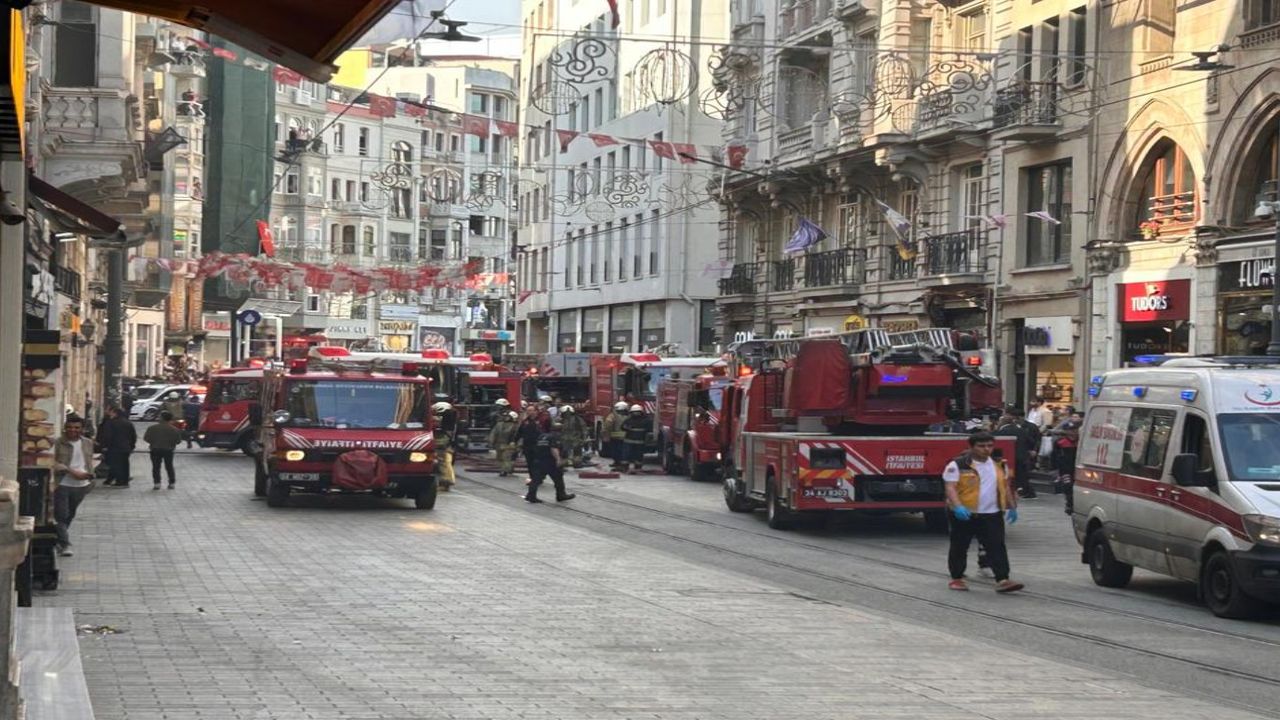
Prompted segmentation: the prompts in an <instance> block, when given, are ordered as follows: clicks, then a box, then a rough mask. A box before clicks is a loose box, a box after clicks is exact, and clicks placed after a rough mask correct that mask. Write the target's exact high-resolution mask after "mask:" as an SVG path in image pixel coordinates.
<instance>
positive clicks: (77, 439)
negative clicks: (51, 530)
mask: <svg viewBox="0 0 1280 720" xmlns="http://www.w3.org/2000/svg"><path fill="white" fill-rule="evenodd" d="M53 475H54V481H55V482H56V483H57V485H56V486H55V487H54V490H53V519H54V522H55V524H56V530H57V533H58V554H59V555H61V556H63V557H70V556H71V554H72V553H71V532H70V531H71V522H72V521H73V520H75V519H76V510H77V509H78V508H79V507H80V503H81V502H83V501H84V498H85V496H86V495H88V494H89V491H90V490H93V441H92V440H90V439H89V438H87V437H85V436H84V420H82V419H80V418H79V417H77V416H75V415H69V416H67V419H66V420H64V421H63V423H62V437H60V438H58V442H57V444H55V445H54V447H53Z"/></svg>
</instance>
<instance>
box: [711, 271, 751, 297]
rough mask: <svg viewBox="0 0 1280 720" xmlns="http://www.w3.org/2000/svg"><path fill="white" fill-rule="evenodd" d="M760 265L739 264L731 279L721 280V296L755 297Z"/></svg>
mask: <svg viewBox="0 0 1280 720" xmlns="http://www.w3.org/2000/svg"><path fill="white" fill-rule="evenodd" d="M760 265H761V264H760V263H737V264H735V265H734V266H733V270H731V271H730V272H729V277H726V278H720V283H719V284H720V295H721V297H723V296H725V295H754V294H755V292H756V275H757V274H758V273H759V271H760Z"/></svg>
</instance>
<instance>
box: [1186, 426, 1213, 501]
mask: <svg viewBox="0 0 1280 720" xmlns="http://www.w3.org/2000/svg"><path fill="white" fill-rule="evenodd" d="M1180 452H1184V453H1195V454H1196V455H1197V456H1198V457H1199V458H1200V463H1199V464H1198V466H1197V467H1196V474H1197V475H1199V476H1200V477H1201V478H1204V479H1205V480H1208V481H1210V487H1212V486H1213V483H1215V482H1216V480H1217V478H1216V476H1215V474H1214V469H1213V435H1212V434H1211V433H1210V432H1209V424H1208V423H1207V422H1205V419H1204V418H1202V417H1200V416H1199V415H1196V414H1194V413H1187V417H1186V419H1185V420H1183V421H1182V449H1181V450H1180Z"/></svg>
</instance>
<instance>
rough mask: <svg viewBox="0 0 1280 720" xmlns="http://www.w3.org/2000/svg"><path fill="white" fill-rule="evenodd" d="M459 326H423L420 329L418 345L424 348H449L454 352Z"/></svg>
mask: <svg viewBox="0 0 1280 720" xmlns="http://www.w3.org/2000/svg"><path fill="white" fill-rule="evenodd" d="M457 331H458V329H457V328H452V327H423V328H419V329H418V347H419V348H421V349H423V350H448V351H449V352H453V338H454V336H455V333H457Z"/></svg>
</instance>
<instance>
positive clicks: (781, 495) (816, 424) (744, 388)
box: [718, 329, 1013, 531]
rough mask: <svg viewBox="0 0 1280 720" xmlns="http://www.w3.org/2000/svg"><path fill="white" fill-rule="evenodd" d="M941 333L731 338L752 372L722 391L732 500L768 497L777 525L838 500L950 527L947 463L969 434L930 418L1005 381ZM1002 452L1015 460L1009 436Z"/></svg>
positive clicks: (760, 503)
mask: <svg viewBox="0 0 1280 720" xmlns="http://www.w3.org/2000/svg"><path fill="white" fill-rule="evenodd" d="M944 338H945V336H944V335H937V336H936V337H934V338H932V339H933V340H936V341H938V342H939V343H940V344H929V343H926V342H921V340H928V339H930V338H928V337H923V338H922V337H912V338H905V337H902V336H897V335H893V334H890V333H886V332H884V331H883V330H878V329H870V330H859V331H855V332H852V333H844V334H841V335H834V336H826V337H821V338H806V339H800V340H781V341H775V340H763V341H756V340H753V341H746V342H744V343H740V344H738V345H737V346H736V347H733V348H731V351H732V352H733V353H734V354H735V357H736V358H739V359H740V360H741V361H742V364H740V365H739V367H741V368H747V369H749V370H753V372H751V373H750V374H748V375H746V376H744V377H740V378H739V379H738V380H737V381H736V382H735V383H734V385H733V386H732V388H730V389H729V390H728V391H727V392H726V393H725V396H724V401H723V406H722V407H723V415H722V419H723V422H721V423H720V425H719V426H718V431H719V437H720V441H721V444H722V445H723V446H724V447H725V448H727V449H728V452H727V453H726V454H725V458H724V467H723V472H724V495H725V503H726V505H728V507H729V509H730V510H732V511H734V512H751V511H753V510H755V509H756V508H759V507H763V508H765V510H766V512H767V514H768V521H769V526H770V527H773V528H776V529H786V528H790V527H792V526H794V525H795V524H796V523H797V522H798V521H799V520H800V519H801V518H803V517H805V516H806V515H814V514H821V513H827V512H831V511H876V512H919V513H923V514H924V518H925V522H926V523H927V524H928V526H929V527H930V528H931V529H934V530H937V531H944V530H945V529H946V526H947V516H946V503H945V488H944V486H943V481H942V470H943V468H945V467H946V464H947V463H948V462H949V461H950V460H951V459H952V458H953V457H955V456H956V455H958V454H960V453H961V452H963V451H964V450H965V449H966V448H967V447H968V441H967V438H966V436H964V435H959V434H942V433H929V432H928V428H929V426H930V425H933V424H935V423H941V422H943V421H945V420H946V419H947V417H948V414H949V413H954V412H955V411H957V410H958V411H960V412H961V413H964V412H965V411H967V407H966V406H967V404H968V399H969V397H970V394H971V392H970V391H971V386H972V385H975V384H976V385H982V386H984V387H986V388H991V387H992V386H997V385H998V383H997V382H996V380H995V379H994V378H991V377H989V376H986V375H982V374H980V373H977V372H975V371H973V370H971V369H970V368H969V367H968V365H967V364H966V363H965V361H964V360H963V356H962V355H961V353H960V352H959V351H957V350H955V349H954V348H952V347H949V346H948V345H947V344H946V343H945V339H944ZM743 372H745V371H743ZM997 452H1001V453H1003V454H1004V455H1005V456H1006V457H1009V458H1010V459H1012V453H1013V442H1012V440H1010V439H1005V438H1000V439H999V440H998V442H997ZM1010 469H1012V463H1010Z"/></svg>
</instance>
